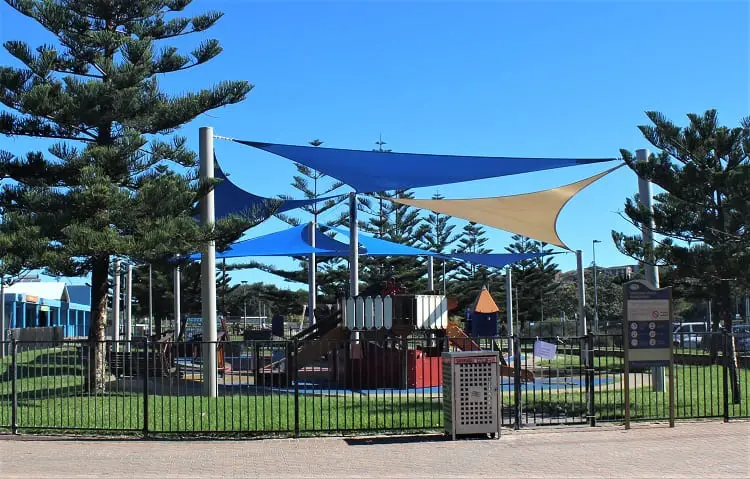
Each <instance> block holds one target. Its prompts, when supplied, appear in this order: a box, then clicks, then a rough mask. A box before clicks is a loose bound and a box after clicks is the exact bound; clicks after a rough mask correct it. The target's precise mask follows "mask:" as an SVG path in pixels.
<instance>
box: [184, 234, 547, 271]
mask: <svg viewBox="0 0 750 479" xmlns="http://www.w3.org/2000/svg"><path fill="white" fill-rule="evenodd" d="M328 228H329V229H331V230H334V231H335V232H336V233H341V234H343V235H344V236H345V237H346V241H337V240H335V239H333V238H331V237H330V236H328V235H326V234H325V233H323V232H322V231H320V229H317V228H316V230H315V247H313V246H311V245H310V225H309V224H305V225H300V226H295V227H294V228H290V229H287V230H282V231H277V232H275V233H269V234H267V235H263V236H258V237H257V238H250V239H246V240H242V241H238V242H236V243H233V244H232V245H231V246H230V247H229V248H228V249H227V250H226V251H222V252H217V253H216V257H217V258H243V257H253V256H307V255H310V254H312V253H315V254H317V255H318V256H331V257H338V258H345V257H348V256H349V231H348V230H345V229H342V228H335V227H328ZM359 254H360V255H364V256H435V257H438V258H443V259H446V260H455V261H466V262H470V263H475V264H481V265H485V266H491V267H496V268H500V267H503V266H505V265H508V264H511V263H515V262H516V261H522V260H525V259H531V258H537V257H539V256H541V254H540V253H519V254H510V253H509V254H500V253H498V254H472V253H467V254H459V253H455V254H454V253H451V254H439V253H434V252H432V251H427V250H423V249H420V248H414V247H412V246H406V245H402V244H398V243H391V242H390V241H386V240H382V239H378V238H373V237H372V236H366V235H359ZM189 259H191V260H193V261H195V260H198V259H200V253H194V254H192V255H190V256H189Z"/></svg>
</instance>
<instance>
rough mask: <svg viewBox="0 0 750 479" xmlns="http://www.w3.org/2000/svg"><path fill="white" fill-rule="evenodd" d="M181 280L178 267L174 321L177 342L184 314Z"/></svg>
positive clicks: (175, 278)
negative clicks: (182, 309)
mask: <svg viewBox="0 0 750 479" xmlns="http://www.w3.org/2000/svg"><path fill="white" fill-rule="evenodd" d="M180 280H181V278H180V267H179V266H177V267H176V268H175V269H174V321H175V325H174V339H175V341H176V340H177V338H179V337H180V328H181V327H182V324H180V318H181V316H182V312H181V311H180V309H181V306H182V305H181V304H180V303H181V302H182V301H181V298H180V289H181V286H180Z"/></svg>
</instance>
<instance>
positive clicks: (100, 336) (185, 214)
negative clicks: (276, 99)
mask: <svg viewBox="0 0 750 479" xmlns="http://www.w3.org/2000/svg"><path fill="white" fill-rule="evenodd" d="M6 3H8V4H9V5H10V6H11V7H13V8H14V9H15V10H16V11H17V12H19V14H22V15H26V16H28V17H30V18H32V19H34V20H36V21H37V22H38V23H39V24H40V25H41V26H42V27H43V28H44V29H46V30H47V31H48V32H50V33H52V35H54V36H55V37H56V38H57V44H55V45H43V46H40V47H37V48H36V49H32V47H31V46H29V45H27V44H26V43H24V42H22V41H16V40H10V41H6V42H5V43H4V45H3V46H4V47H5V49H6V50H7V51H8V52H9V53H10V54H11V55H12V56H13V57H15V58H16V60H17V61H18V63H20V64H22V66H21V67H20V68H19V67H16V66H2V67H0V102H2V103H3V105H4V106H5V109H4V110H3V111H2V112H0V133H3V134H5V135H9V136H27V137H36V138H47V139H53V140H57V142H56V143H54V144H53V146H51V147H50V148H49V151H48V154H44V153H42V152H38V151H35V152H30V153H28V154H26V155H25V156H24V157H17V156H15V155H13V154H11V153H9V152H1V153H0V174H3V175H4V176H6V177H8V178H10V179H12V180H13V181H12V183H11V184H9V185H6V186H5V187H4V188H3V190H2V193H1V195H0V207H2V209H3V212H4V213H5V216H6V218H7V221H4V222H3V223H2V225H1V226H0V232H2V234H3V235H4V236H5V235H7V237H8V238H11V239H13V238H15V239H17V241H13V242H12V243H6V244H5V247H6V251H5V252H6V253H7V254H8V255H9V256H11V257H13V258H16V259H17V261H18V262H20V263H21V264H23V266H25V267H30V268H40V269H44V270H45V271H47V272H49V273H50V274H54V275H70V276H81V275H85V274H89V273H90V274H91V285H92V312H91V325H90V329H89V334H88V337H89V341H90V350H91V351H92V354H91V357H90V360H89V368H88V374H87V377H86V384H87V388H88V389H90V390H100V389H103V388H104V386H105V383H106V365H105V350H104V346H103V344H104V343H103V342H102V341H103V340H104V339H105V338H104V327H105V322H106V317H107V311H106V307H107V306H106V305H107V292H108V287H109V285H108V270H109V265H110V260H111V258H113V257H128V258H131V259H134V260H138V261H150V260H154V259H157V258H164V257H166V256H169V255H172V254H175V253H180V254H184V253H189V252H192V251H195V250H196V249H197V248H198V247H199V245H200V244H201V242H202V241H205V240H206V239H208V238H214V239H216V240H217V242H218V243H219V244H221V243H227V242H230V241H232V240H234V239H237V238H238V237H239V236H240V235H241V233H242V231H244V230H245V229H247V228H248V227H250V226H252V225H253V224H254V222H255V221H256V220H255V219H253V218H252V217H251V216H252V215H247V216H244V217H240V216H233V217H230V218H226V219H224V220H220V221H217V223H216V224H215V225H214V227H213V228H207V229H202V228H200V227H199V226H198V225H197V224H196V222H195V220H194V218H193V215H194V212H195V208H194V205H195V203H196V201H197V200H198V199H199V198H200V197H201V196H202V195H205V194H206V192H207V191H209V189H210V188H211V187H213V185H212V184H200V183H199V182H198V181H196V175H195V165H196V156H195V153H194V152H192V151H190V150H189V149H188V148H187V146H186V143H187V141H186V139H185V138H184V137H180V136H172V135H173V133H174V132H175V131H176V129H177V128H179V127H180V126H182V125H184V124H186V123H188V122H190V121H192V120H194V119H195V118H197V117H198V116H200V115H201V114H203V113H205V112H208V111H211V110H213V109H216V108H219V107H222V106H226V105H230V104H234V103H238V102H240V101H242V100H243V99H244V98H245V97H246V95H247V93H248V92H249V91H250V90H251V89H252V85H250V84H248V83H247V82H245V81H225V82H221V83H219V84H217V85H215V86H214V87H212V88H208V89H203V90H200V91H198V92H195V93H185V94H181V95H174V96H172V95H169V94H167V93H165V92H163V91H162V90H160V88H159V85H158V82H157V76H158V75H163V74H167V73H174V72H179V71H181V70H186V69H189V68H193V67H196V66H198V65H201V64H204V63H206V62H207V61H209V60H211V59H212V58H214V57H216V56H217V55H218V54H219V53H221V50H222V49H221V47H220V45H219V42H218V41H217V40H214V39H209V40H204V41H203V42H201V43H200V44H199V45H198V46H197V48H196V49H195V50H193V51H192V52H191V54H190V55H182V54H180V53H178V51H177V49H176V48H172V47H169V46H161V45H158V44H157V43H161V41H163V40H167V39H170V38H174V37H178V36H184V35H189V34H191V33H198V32H203V31H205V30H208V29H209V28H210V27H212V26H213V25H214V24H216V22H217V21H218V20H219V19H220V18H221V16H222V14H221V13H219V12H208V13H204V14H200V15H197V16H194V17H190V18H185V17H179V16H177V15H176V14H178V12H180V11H182V10H184V9H185V8H186V7H187V6H188V5H189V4H190V3H191V1H190V0H108V1H97V0H48V1H43V0H6ZM177 168H180V169H182V170H183V171H186V172H184V173H183V172H180V171H178V170H177ZM28 238H33V241H26V240H25V239H28ZM19 258H20V260H19Z"/></svg>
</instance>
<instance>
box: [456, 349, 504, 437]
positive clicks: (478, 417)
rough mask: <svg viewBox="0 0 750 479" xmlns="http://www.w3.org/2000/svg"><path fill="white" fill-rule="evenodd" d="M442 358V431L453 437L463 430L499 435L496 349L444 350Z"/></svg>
mask: <svg viewBox="0 0 750 479" xmlns="http://www.w3.org/2000/svg"><path fill="white" fill-rule="evenodd" d="M442 359H443V423H444V424H445V433H446V434H450V435H451V437H452V439H453V440H455V439H456V436H458V435H465V434H491V435H492V437H498V438H499V437H500V394H499V390H498V388H499V381H498V364H499V355H498V352H496V351H466V352H447V353H443V355H442ZM496 435H497V436H496Z"/></svg>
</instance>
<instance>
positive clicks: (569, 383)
mask: <svg viewBox="0 0 750 479" xmlns="http://www.w3.org/2000/svg"><path fill="white" fill-rule="evenodd" d="M178 362H179V363H181V364H182V365H183V367H186V369H191V368H193V369H195V370H196V371H197V370H199V369H200V365H199V364H197V363H194V362H193V361H192V360H189V359H184V358H183V359H178ZM194 379H199V377H195V378H194ZM613 384H615V380H614V378H612V377H606V376H605V377H597V378H595V379H594V387H595V388H599V387H603V386H606V385H613ZM219 387H220V388H226V389H229V390H232V389H239V390H243V391H248V392H256V393H261V394H262V393H265V394H268V393H274V392H276V393H281V394H293V393H295V392H298V393H299V394H306V395H318V396H354V395H358V396H417V397H420V396H422V397H439V396H441V395H442V392H443V388H442V386H435V387H425V388H408V389H395V388H377V389H347V388H342V387H338V386H337V385H336V384H335V383H332V382H331V381H327V380H320V381H300V382H299V383H298V384H297V386H296V387H295V386H294V383H292V385H290V386H288V387H287V386H286V385H284V386H269V385H263V386H260V385H257V386H256V385H255V384H254V383H253V374H252V373H251V372H247V373H244V372H243V373H232V374H228V375H226V376H225V377H224V378H222V379H220V381H219ZM584 387H585V380H584V378H583V377H576V376H560V377H546V378H538V379H536V380H534V381H533V382H522V383H521V390H522V391H536V392H539V393H549V394H554V393H557V392H561V391H565V392H574V391H579V390H582V389H584ZM499 390H500V391H506V392H507V391H513V390H515V385H514V381H513V378H508V377H501V378H500V387H499Z"/></svg>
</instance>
